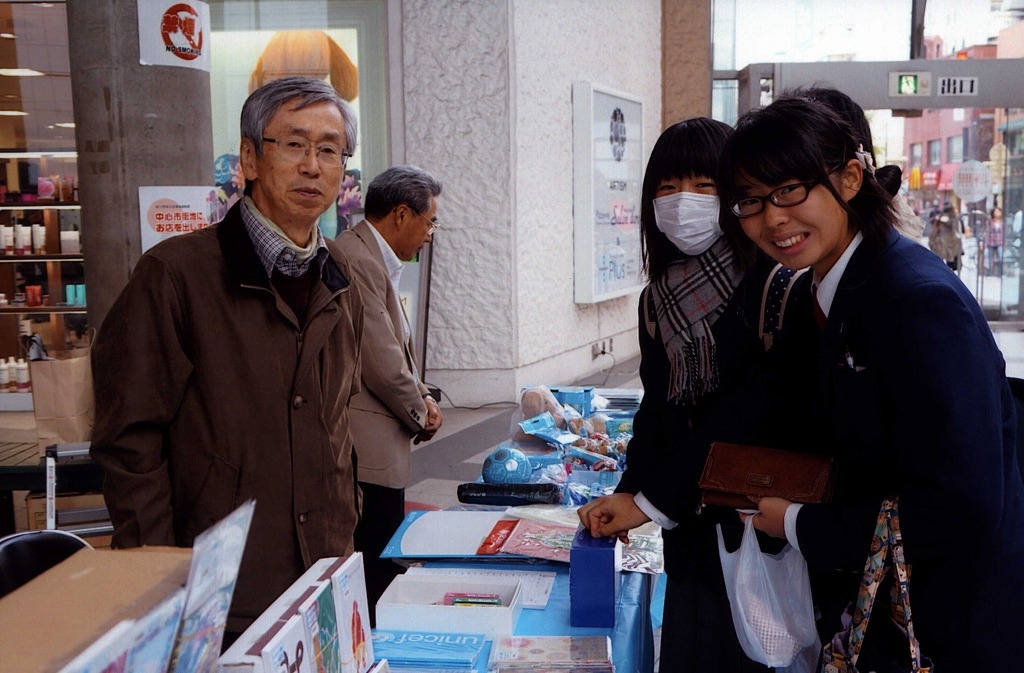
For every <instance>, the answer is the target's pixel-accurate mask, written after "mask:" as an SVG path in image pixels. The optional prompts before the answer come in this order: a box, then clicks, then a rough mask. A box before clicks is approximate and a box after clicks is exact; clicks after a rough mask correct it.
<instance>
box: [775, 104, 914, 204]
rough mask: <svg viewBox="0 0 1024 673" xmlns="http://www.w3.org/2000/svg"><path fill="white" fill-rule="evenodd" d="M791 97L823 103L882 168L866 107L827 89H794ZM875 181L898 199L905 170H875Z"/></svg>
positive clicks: (897, 167) (894, 167)
mask: <svg viewBox="0 0 1024 673" xmlns="http://www.w3.org/2000/svg"><path fill="white" fill-rule="evenodd" d="M790 96H793V97H798V98H806V99H808V100H813V101H817V102H819V103H823V104H824V105H825V106H826V107H828V108H829V109H830V110H832V111H833V112H835V113H836V114H837V115H839V118H840V119H842V120H844V121H845V122H846V123H847V124H849V125H850V128H851V129H852V130H853V135H854V138H856V139H857V142H859V143H861V144H862V145H863V146H864V151H866V152H867V153H868V154H870V155H871V164H872V165H873V166H878V159H877V158H876V157H875V142H874V140H873V139H872V137H871V124H870V123H869V122H868V117H867V115H866V114H864V108H862V107H861V106H860V104H859V103H857V101H855V100H853V99H852V98H850V97H849V96H848V95H846V94H845V93H843V92H842V91H840V90H839V89H833V88H831V87H825V86H812V87H807V88H798V89H793V91H792V92H789V93H788V94H787V96H786V97H787V98H788V97H790ZM875 180H877V181H878V184H880V185H882V188H883V189H884V190H885V191H886V192H888V193H889V196H896V194H898V193H899V191H900V187H901V186H902V184H903V171H902V170H900V167H899V166H893V165H890V166H881V167H879V168H878V169H877V170H875Z"/></svg>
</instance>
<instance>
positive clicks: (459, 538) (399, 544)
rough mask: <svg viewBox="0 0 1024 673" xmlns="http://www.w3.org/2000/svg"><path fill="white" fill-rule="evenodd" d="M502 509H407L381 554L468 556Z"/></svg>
mask: <svg viewBox="0 0 1024 673" xmlns="http://www.w3.org/2000/svg"><path fill="white" fill-rule="evenodd" d="M506 518H508V517H506V516H505V514H504V512H490V511H465V512H463V511H447V512H446V511H431V512H410V513H409V514H407V515H406V517H405V520H404V521H403V522H402V525H401V526H399V527H398V530H397V531H396V532H395V534H394V535H393V536H392V537H391V540H390V541H389V542H388V544H387V546H385V547H384V551H383V552H381V558H472V557H475V556H476V555H477V553H476V550H477V548H478V547H479V546H480V543H481V542H483V540H484V538H485V537H487V534H488V533H490V532H491V529H492V528H494V524H495V523H496V522H497V521H498V520H499V519H506Z"/></svg>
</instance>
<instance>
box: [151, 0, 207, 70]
mask: <svg viewBox="0 0 1024 673" xmlns="http://www.w3.org/2000/svg"><path fill="white" fill-rule="evenodd" d="M160 37H162V38H163V40H164V45H165V47H166V49H167V51H169V52H171V53H172V54H174V55H175V56H177V57H178V58H180V59H184V60H186V61H191V60H193V59H195V58H198V57H199V56H202V54H203V27H202V25H200V23H199V14H198V12H196V10H195V9H194V8H192V6H191V5H187V4H185V3H184V2H179V3H177V4H175V5H171V6H170V7H168V8H167V11H165V12H164V16H163V19H161V21H160Z"/></svg>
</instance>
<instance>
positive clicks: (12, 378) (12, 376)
mask: <svg viewBox="0 0 1024 673" xmlns="http://www.w3.org/2000/svg"><path fill="white" fill-rule="evenodd" d="M7 376H8V381H7V392H9V393H16V392H18V363H17V361H15V359H14V356H13V355H11V356H10V357H8V358H7Z"/></svg>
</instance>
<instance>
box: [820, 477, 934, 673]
mask: <svg viewBox="0 0 1024 673" xmlns="http://www.w3.org/2000/svg"><path fill="white" fill-rule="evenodd" d="M871 550H872V551H871V554H870V555H869V556H868V559H867V562H866V563H865V564H864V575H863V578H862V579H861V583H860V591H859V592H858V593H857V603H856V609H854V610H853V613H852V614H851V608H850V607H847V608H846V612H845V613H844V614H843V623H844V624H845V625H846V626H845V627H844V628H843V630H842V631H840V632H839V633H837V634H836V635H835V637H834V638H833V639H832V641H831V642H830V643H828V644H827V645H825V647H824V649H823V650H822V668H821V670H822V671H823V672H824V673H856V671H857V660H858V659H859V658H860V650H861V647H862V646H863V644H864V635H865V634H866V633H867V630H868V622H869V621H870V619H871V611H872V609H873V607H874V603H875V596H876V594H877V593H878V586H879V585H880V584H881V582H882V580H883V579H884V578H885V576H886V574H888V570H889V567H890V566H892V567H894V568H895V569H896V577H897V585H898V587H899V590H898V593H899V600H900V604H901V606H902V607H903V611H904V615H905V618H906V635H907V640H908V641H909V646H910V670H911V673H928V672H929V671H930V670H931V662H930V661H929V660H928V659H927V658H924V657H922V656H921V644H920V643H919V642H918V640H917V637H916V636H915V635H914V622H913V619H912V618H911V613H910V581H909V574H908V572H907V563H906V559H905V558H904V554H903V534H902V532H901V531H900V519H899V498H898V497H896V498H886V499H885V500H884V501H883V502H882V507H881V509H880V510H879V511H878V519H877V520H876V523H875V535H874V537H873V538H872V540H871ZM890 550H891V554H890V553H889V552H890ZM887 561H888V562H887Z"/></svg>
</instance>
